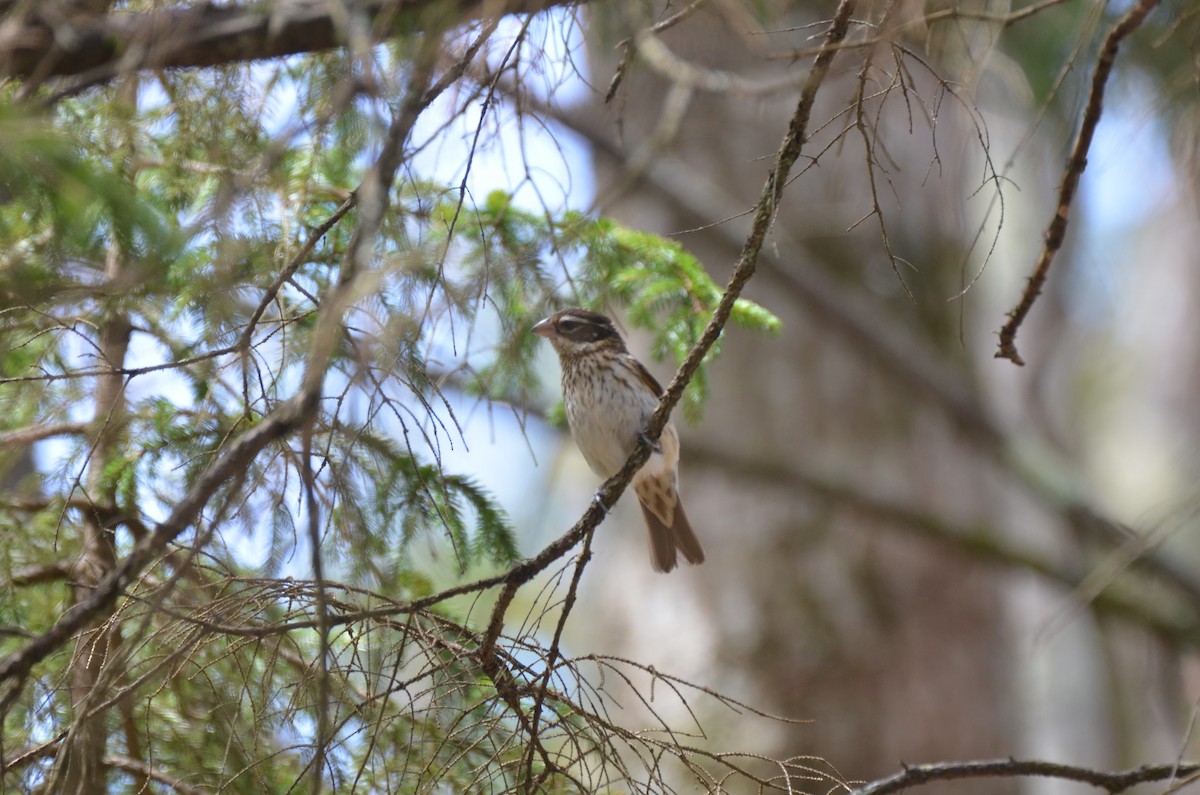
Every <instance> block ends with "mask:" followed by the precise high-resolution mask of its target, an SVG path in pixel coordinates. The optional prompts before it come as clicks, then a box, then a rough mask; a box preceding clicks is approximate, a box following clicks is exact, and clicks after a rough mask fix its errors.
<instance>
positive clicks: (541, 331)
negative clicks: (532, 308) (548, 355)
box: [533, 318, 554, 339]
mask: <svg viewBox="0 0 1200 795" xmlns="http://www.w3.org/2000/svg"><path fill="white" fill-rule="evenodd" d="M533 333H534V334H537V335H538V336H539V337H545V338H546V339H549V338H550V337H551V336H553V334H554V324H553V323H551V322H550V318H546V319H545V320H539V321H538V322H537V323H536V324H535V325H534V327H533Z"/></svg>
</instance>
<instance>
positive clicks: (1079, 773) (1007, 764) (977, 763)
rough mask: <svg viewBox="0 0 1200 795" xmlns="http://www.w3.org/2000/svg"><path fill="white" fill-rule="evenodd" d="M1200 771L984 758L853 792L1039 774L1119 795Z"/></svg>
mask: <svg viewBox="0 0 1200 795" xmlns="http://www.w3.org/2000/svg"><path fill="white" fill-rule="evenodd" d="M1197 771H1200V764H1194V763H1193V764H1169V765H1143V766H1142V767H1139V768H1135V769H1133V770H1124V771H1118V772H1115V773H1109V772H1105V771H1103V770H1093V769H1092V768H1087V767H1077V766H1075V765H1060V764H1058V763H1056V762H1044V761H1040V760H1037V759H983V760H974V761H970V762H936V763H933V764H928V765H916V766H913V767H909V766H907V765H906V766H905V767H904V770H902V771H901V772H899V773H896V774H895V775H891V776H888V777H887V778H881V779H877V780H876V781H872V782H871V783H869V784H866V785H864V786H862V787H859V788H858V789H855V790H853V792H852V793H851V795H886V793H890V792H903V791H904V790H907V789H912V788H913V787H919V786H921V785H923V784H928V783H929V782H931V781H956V780H961V779H974V778H1011V777H1018V776H1019V777H1026V776H1036V777H1039V778H1058V779H1063V780H1066V781H1079V782H1082V783H1084V784H1091V785H1092V786H1093V787H1098V788H1100V789H1102V790H1105V791H1106V792H1109V793H1111V794H1112V795H1116V793H1119V792H1125V791H1126V790H1128V789H1130V788H1131V787H1135V786H1137V785H1138V784H1145V783H1147V782H1151V781H1173V780H1175V779H1176V778H1178V777H1179V776H1187V775H1190V774H1192V773H1195V772H1197Z"/></svg>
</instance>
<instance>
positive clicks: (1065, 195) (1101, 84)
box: [996, 0, 1158, 365]
mask: <svg viewBox="0 0 1200 795" xmlns="http://www.w3.org/2000/svg"><path fill="white" fill-rule="evenodd" d="M1156 5H1158V0H1140V2H1138V3H1137V5H1135V6H1133V7H1132V8H1130V9H1129V10H1128V11H1126V12H1125V15H1124V16H1122V17H1121V19H1120V20H1118V21H1117V24H1115V25H1113V27H1112V29H1111V30H1110V31H1109V32H1108V35H1107V36H1106V37H1105V38H1104V44H1103V45H1102V46H1101V47H1100V55H1099V56H1098V57H1097V59H1096V69H1095V71H1094V72H1093V73H1092V87H1091V91H1090V92H1089V93H1088V100H1087V106H1086V107H1085V108H1084V111H1083V120H1082V121H1081V122H1080V124H1079V133H1078V135H1077V136H1076V137H1075V144H1074V146H1072V147H1071V157H1070V159H1069V160H1067V167H1066V170H1065V171H1064V173H1063V180H1062V185H1061V186H1060V187H1059V193H1058V207H1057V209H1056V210H1055V211H1054V218H1053V219H1051V221H1050V226H1049V227H1047V228H1046V243H1045V245H1044V246H1043V247H1042V253H1041V255H1040V256H1039V257H1038V261H1037V265H1036V266H1034V269H1033V274H1032V275H1031V276H1030V277H1029V280H1028V282H1027V283H1026V285H1025V292H1024V293H1022V294H1021V300H1020V301H1019V302H1018V303H1017V305H1016V306H1015V307H1013V309H1012V310H1011V311H1009V313H1008V320H1007V321H1006V322H1005V324H1004V326H1003V327H1002V328H1001V329H1000V345H999V349H998V350H997V351H996V358H997V359H1008V360H1009V361H1010V362H1012V363H1013V364H1016V365H1024V364H1025V360H1024V359H1022V358H1021V355H1020V354H1019V353H1017V344H1016V338H1017V329H1019V328H1020V327H1021V324H1022V323H1023V322H1025V317H1026V316H1027V315H1028V314H1029V310H1030V309H1032V308H1033V304H1034V302H1035V301H1037V298H1038V296H1039V295H1041V292H1042V288H1043V287H1045V285H1046V277H1047V276H1049V274H1050V264H1051V263H1052V262H1053V261H1054V256H1055V255H1056V254H1057V253H1058V251H1059V249H1061V248H1062V245H1063V240H1064V239H1065V238H1066V235H1067V222H1068V220H1069V219H1070V216H1071V203H1072V202H1073V201H1074V199H1075V191H1076V190H1077V189H1078V188H1079V180H1080V178H1081V177H1082V176H1083V170H1084V169H1085V168H1087V157H1088V150H1090V149H1091V146H1092V138H1093V137H1095V134H1096V125H1097V124H1099V122H1100V116H1101V114H1102V113H1103V110H1104V90H1105V88H1107V86H1108V79H1109V76H1110V75H1111V74H1112V68H1113V62H1114V61H1115V60H1116V58H1117V48H1118V47H1119V46H1120V45H1121V40H1122V39H1124V38H1125V37H1126V36H1128V35H1129V34H1130V33H1133V31H1135V30H1137V28H1138V26H1139V25H1141V24H1142V21H1143V20H1144V19H1145V18H1146V15H1147V14H1149V13H1150V11H1151V10H1152V9H1153V8H1154V7H1155V6H1156Z"/></svg>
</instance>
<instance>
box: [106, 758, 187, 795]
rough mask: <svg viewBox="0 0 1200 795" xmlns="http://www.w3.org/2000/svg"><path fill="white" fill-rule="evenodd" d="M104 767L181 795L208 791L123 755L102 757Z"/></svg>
mask: <svg viewBox="0 0 1200 795" xmlns="http://www.w3.org/2000/svg"><path fill="white" fill-rule="evenodd" d="M104 765H105V767H111V768H115V769H117V770H122V771H124V772H126V773H129V774H130V775H133V776H138V777H141V778H144V779H149V780H150V781H157V782H158V783H159V784H162V785H164V786H167V787H170V788H171V789H173V790H175V791H176V792H181V793H183V795H208V790H205V789H201V788H200V787H194V786H192V785H191V784H188V783H187V782H185V781H181V780H180V779H178V778H176V777H175V776H172V775H168V774H167V773H165V772H164V771H162V770H159V769H158V768H156V767H154V766H153V765H148V764H146V763H145V762H143V761H142V760H140V759H135V758H133V757H132V756H125V755H124V754H109V755H108V756H106V757H104Z"/></svg>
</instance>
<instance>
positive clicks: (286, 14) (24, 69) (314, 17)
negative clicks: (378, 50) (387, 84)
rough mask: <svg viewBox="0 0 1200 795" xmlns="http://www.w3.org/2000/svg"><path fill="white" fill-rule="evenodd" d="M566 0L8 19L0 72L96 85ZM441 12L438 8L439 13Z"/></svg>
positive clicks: (433, 0)
mask: <svg viewBox="0 0 1200 795" xmlns="http://www.w3.org/2000/svg"><path fill="white" fill-rule="evenodd" d="M564 2H565V0H496V2H479V1H478V0H454V2H453V3H452V4H451V5H452V7H453V8H452V9H446V8H444V7H443V6H444V5H445V4H443V3H441V2H439V0H347V2H344V3H329V2H327V1H326V0H291V2H280V3H269V4H261V3H255V4H253V5H249V6H248V5H217V4H215V3H203V4H195V5H192V6H172V7H166V8H156V9H152V10H149V11H141V12H134V13H120V12H115V13H110V14H107V15H104V16H93V17H85V18H81V19H74V20H70V21H67V22H63V23H61V24H60V25H57V26H52V25H50V24H48V23H47V22H45V21H44V20H43V19H40V18H38V17H37V16H29V17H27V18H25V19H13V18H12V17H11V16H10V17H9V18H7V19H5V20H3V23H4V24H2V25H0V75H2V76H5V77H16V78H34V79H35V80H43V79H45V78H47V77H54V76H72V75H74V76H80V77H81V79H82V80H84V81H85V82H86V83H88V84H94V83H97V82H103V81H104V80H107V79H111V78H112V77H113V76H115V75H117V74H119V73H121V72H128V71H135V70H140V69H172V68H194V67H208V66H219V65H222V64H231V63H240V62H245V61H255V60H261V59H264V58H277V57H280V56H285V55H295V54H298V53H306V52H317V51H320V50H327V49H331V48H334V47H340V46H342V45H343V44H345V43H346V41H345V39H346V25H345V21H346V18H347V17H356V18H359V19H362V20H363V21H364V22H365V27H367V29H368V35H369V37H370V39H371V41H373V42H377V41H382V40H384V39H386V38H388V37H390V36H394V35H397V34H398V33H399V32H400V31H403V30H411V29H418V30H420V29H423V28H424V27H425V26H426V25H427V23H428V21H429V19H430V18H433V19H437V20H440V21H441V22H442V23H444V22H445V20H446V12H447V11H448V10H453V11H454V12H456V14H457V20H458V21H459V22H461V21H465V20H467V19H471V18H477V17H480V16H485V15H486V16H495V17H499V16H503V15H505V14H515V13H537V12H539V11H544V10H545V9H547V8H551V7H553V6H556V5H561V4H563V3H564ZM434 11H436V13H432V14H431V13H430V12H434Z"/></svg>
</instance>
